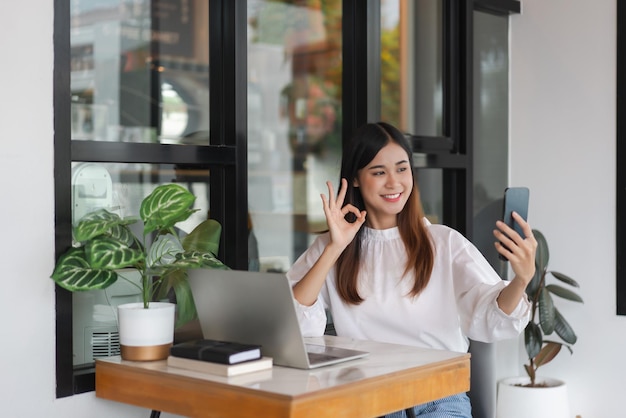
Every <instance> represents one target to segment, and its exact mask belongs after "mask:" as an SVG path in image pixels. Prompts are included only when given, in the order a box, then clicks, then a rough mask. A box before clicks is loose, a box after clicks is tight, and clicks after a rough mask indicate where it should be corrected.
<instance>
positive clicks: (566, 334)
mask: <svg viewBox="0 0 626 418" xmlns="http://www.w3.org/2000/svg"><path fill="white" fill-rule="evenodd" d="M554 314H555V319H556V324H555V326H554V330H555V331H556V333H557V335H558V336H559V337H561V338H562V339H563V341H565V342H566V343H569V344H576V340H577V339H578V338H577V337H576V334H575V333H574V330H573V329H572V327H571V326H570V324H569V323H568V322H567V321H566V320H565V318H563V315H561V313H560V312H559V311H558V309H556V308H555V309H554Z"/></svg>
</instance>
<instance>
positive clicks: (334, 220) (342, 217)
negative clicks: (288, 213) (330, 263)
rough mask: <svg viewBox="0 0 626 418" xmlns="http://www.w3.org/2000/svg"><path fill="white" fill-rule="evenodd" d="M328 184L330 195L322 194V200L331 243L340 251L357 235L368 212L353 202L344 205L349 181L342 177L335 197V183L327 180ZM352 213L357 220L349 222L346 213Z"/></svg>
mask: <svg viewBox="0 0 626 418" xmlns="http://www.w3.org/2000/svg"><path fill="white" fill-rule="evenodd" d="M326 185H327V186H328V197H326V195H324V194H323V193H322V194H321V196H322V202H323V204H324V215H325V216H326V222H327V223H328V230H329V232H330V243H329V245H333V246H337V247H338V249H340V251H343V250H344V249H345V248H346V247H347V246H348V244H350V242H352V240H353V239H354V237H355V236H356V233H357V232H358V231H359V229H360V228H361V225H363V223H364V222H365V215H366V212H365V211H364V210H363V211H360V210H359V209H358V208H357V207H356V206H354V205H352V204H347V205H345V206H344V205H343V202H344V200H345V197H346V190H347V189H348V182H347V180H346V179H341V185H340V188H339V194H337V197H336V198H334V197H333V196H334V194H335V193H334V190H333V185H332V183H331V182H330V181H327V182H326ZM348 213H352V214H354V215H355V217H356V220H355V221H354V222H348V221H347V220H346V215H347V214H348Z"/></svg>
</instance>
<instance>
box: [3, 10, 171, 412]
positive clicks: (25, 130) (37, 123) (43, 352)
mask: <svg viewBox="0 0 626 418" xmlns="http://www.w3.org/2000/svg"><path fill="white" fill-rule="evenodd" d="M53 5H54V2H52V1H48V0H32V1H27V2H5V3H3V5H2V13H0V39H2V42H0V56H1V57H2V60H1V64H0V76H1V81H0V92H1V93H0V137H1V138H2V139H1V143H2V149H1V150H0V182H1V184H2V197H1V198H0V219H2V220H3V225H2V237H3V238H2V239H1V241H0V248H1V250H2V258H1V260H2V274H1V275H0V282H2V294H3V297H2V303H1V304H0V317H2V324H3V328H4V330H3V336H2V340H1V341H2V343H1V344H0V387H1V388H2V390H0V415H1V416H3V417H8V418H22V417H23V418H31V417H36V416H48V417H51V418H55V417H58V418H66V417H93V418H100V417H102V418H105V417H112V416H115V417H119V416H124V417H131V418H132V417H147V416H149V411H146V410H145V409H140V408H135V407H130V406H124V405H121V404H115V403H113V402H108V401H103V400H99V399H95V396H94V394H93V393H88V394H84V395H79V396H72V397H69V398H63V399H56V395H55V390H56V389H55V385H56V381H55V351H54V350H55V322H54V321H55V307H54V286H53V282H52V280H51V279H49V278H48V277H49V276H50V273H51V272H52V269H53V265H54V195H53V191H54V179H53V168H54V165H53V146H54V144H53V106H52V88H53V80H52V69H53V40H52V32H53V31H52V25H53V21H52V16H53ZM163 417H164V418H165V417H166V414H163Z"/></svg>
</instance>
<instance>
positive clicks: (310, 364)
mask: <svg viewBox="0 0 626 418" xmlns="http://www.w3.org/2000/svg"><path fill="white" fill-rule="evenodd" d="M188 274H189V284H190V286H191V292H192V294H193V298H194V301H195V304H196V309H197V311H198V318H199V321H200V326H201V328H202V334H203V336H204V338H207V339H214V340H221V341H233V342H240V343H247V344H258V345H260V346H261V354H262V355H263V356H267V357H272V358H273V361H274V364H276V365H279V366H288V367H294V368H298V369H312V368H317V367H322V366H327V365H330V364H336V363H339V362H343V361H348V360H353V359H357V358H362V357H365V356H366V355H368V354H369V353H368V352H366V351H358V350H352V349H344V348H338V347H329V346H325V345H316V344H305V342H304V339H303V337H302V334H301V333H300V325H299V324H298V318H297V316H296V308H295V305H294V299H293V293H292V291H291V285H290V283H289V280H288V279H287V276H286V275H285V274H283V273H261V272H249V271H240V270H213V269H192V270H189V272H188Z"/></svg>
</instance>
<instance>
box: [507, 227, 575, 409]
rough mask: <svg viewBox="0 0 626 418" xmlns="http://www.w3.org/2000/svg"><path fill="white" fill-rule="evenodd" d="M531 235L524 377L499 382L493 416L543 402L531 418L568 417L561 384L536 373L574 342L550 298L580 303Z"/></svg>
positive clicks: (537, 234)
mask: <svg viewBox="0 0 626 418" xmlns="http://www.w3.org/2000/svg"><path fill="white" fill-rule="evenodd" d="M533 234H534V236H535V239H536V240H537V252H536V256H535V268H536V271H535V276H534V277H533V279H532V280H531V282H530V283H529V285H528V287H527V288H526V294H527V295H528V298H529V300H530V302H531V304H532V305H531V318H530V321H529V322H528V325H527V326H526V329H525V330H524V346H525V349H526V355H527V356H528V364H524V369H525V371H526V373H527V375H528V376H527V377H525V378H508V379H503V380H502V381H500V382H499V384H498V401H497V403H498V405H497V411H498V412H497V415H498V416H502V417H504V416H506V417H517V416H518V415H517V414H522V415H523V414H526V413H527V411H528V407H529V405H536V402H540V399H543V400H545V401H546V405H544V406H541V407H537V408H534V407H533V408H532V410H533V411H536V412H537V413H539V414H541V415H534V413H535V412H533V416H535V417H538V416H540V417H544V416H545V417H551V418H556V417H561V416H563V417H566V416H567V417H568V416H569V405H568V401H567V391H566V386H565V383H564V382H562V381H560V380H557V379H551V378H539V377H538V376H537V369H538V368H539V367H541V366H544V365H546V364H547V363H549V362H550V361H552V360H553V359H554V358H555V357H556V356H557V355H558V354H559V353H560V351H561V349H562V348H563V347H565V348H567V349H568V351H569V352H570V353H571V352H572V345H574V344H575V343H576V341H577V337H576V334H575V333H574V330H573V329H572V327H571V326H570V324H569V323H568V322H567V321H566V320H565V318H564V317H563V315H562V314H561V313H560V312H559V310H558V309H557V307H556V306H555V304H554V300H553V298H552V296H553V295H554V296H558V297H560V298H563V299H566V300H569V301H573V302H580V303H582V302H583V300H582V298H581V297H580V296H579V295H578V294H577V293H575V292H574V291H572V290H571V289H570V288H571V287H574V288H578V287H579V285H578V283H577V282H576V281H575V280H574V279H572V278H571V277H569V276H567V275H565V274H563V273H559V272H557V271H553V270H548V261H549V258H550V252H549V250H548V243H547V241H546V238H545V236H544V235H543V234H542V233H541V232H540V231H538V230H533ZM549 278H554V279H556V280H558V281H559V282H560V283H561V284H565V285H567V286H569V287H564V286H561V285H559V284H554V283H548V279H549ZM553 334H556V335H557V336H558V337H559V338H558V339H550V340H548V339H546V338H544V337H545V336H551V335H553ZM559 399H560V400H561V401H560V402H559ZM516 402H519V403H516ZM522 405H525V406H522ZM505 409H506V412H505V411H504V410H505ZM520 416H521V415H520Z"/></svg>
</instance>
